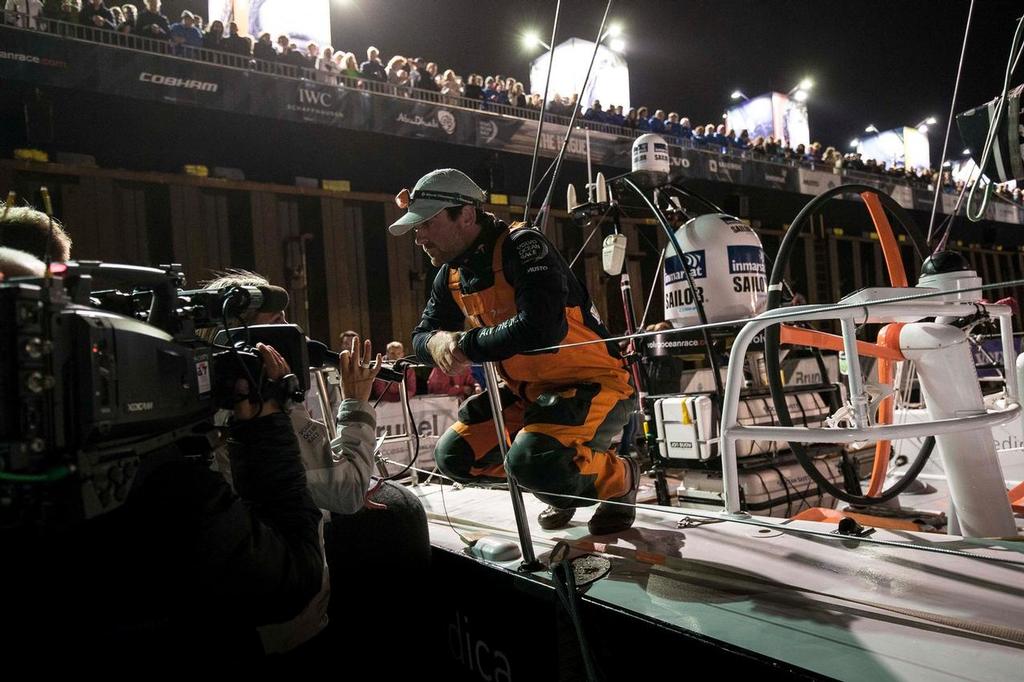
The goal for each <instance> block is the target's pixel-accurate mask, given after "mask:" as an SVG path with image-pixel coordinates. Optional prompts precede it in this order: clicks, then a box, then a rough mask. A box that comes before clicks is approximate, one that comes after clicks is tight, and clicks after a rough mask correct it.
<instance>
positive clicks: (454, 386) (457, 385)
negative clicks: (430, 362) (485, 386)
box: [427, 367, 480, 402]
mask: <svg viewBox="0 0 1024 682" xmlns="http://www.w3.org/2000/svg"><path fill="white" fill-rule="evenodd" d="M427 391H428V392H429V393H431V394H433V395H450V396H455V397H456V398H458V399H459V402H462V401H463V400H465V399H466V398H467V397H468V396H471V395H473V394H474V393H477V392H479V391H480V386H479V385H478V384H477V383H476V379H475V378H474V377H473V372H472V371H471V369H470V368H469V367H467V368H466V369H465V371H463V372H462V373H461V374H456V375H455V376H448V375H447V374H445V373H444V372H442V371H441V370H440V369H438V368H437V367H435V368H434V369H432V370H430V378H429V379H427Z"/></svg>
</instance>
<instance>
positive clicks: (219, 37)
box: [203, 20, 225, 51]
mask: <svg viewBox="0 0 1024 682" xmlns="http://www.w3.org/2000/svg"><path fill="white" fill-rule="evenodd" d="M203 48H205V49H207V50H218V51H223V50H224V49H225V46H224V24H223V23H222V22H221V21H219V20H218V21H214V22H213V23H212V24H210V30H208V31H207V32H206V34H205V35H204V36H203Z"/></svg>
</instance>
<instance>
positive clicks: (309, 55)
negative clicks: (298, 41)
mask: <svg viewBox="0 0 1024 682" xmlns="http://www.w3.org/2000/svg"><path fill="white" fill-rule="evenodd" d="M303 56H304V57H305V58H306V65H307V66H308V67H309V68H310V69H315V68H317V67H318V66H319V65H320V47H319V46H318V45H317V44H316V43H307V44H306V54H305V55H303Z"/></svg>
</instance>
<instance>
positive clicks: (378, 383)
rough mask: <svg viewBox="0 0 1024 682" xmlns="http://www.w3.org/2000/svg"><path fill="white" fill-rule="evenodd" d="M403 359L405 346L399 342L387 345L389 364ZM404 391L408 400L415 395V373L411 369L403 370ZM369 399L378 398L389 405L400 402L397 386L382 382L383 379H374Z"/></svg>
mask: <svg viewBox="0 0 1024 682" xmlns="http://www.w3.org/2000/svg"><path fill="white" fill-rule="evenodd" d="M403 357H405V346H403V345H402V342H401V341H392V342H391V343H389V344H388V358H387V359H388V361H389V362H396V361H398V360H401V359H402V358H403ZM405 390H406V394H407V395H408V396H409V397H410V398H411V397H412V396H414V395H416V372H414V371H413V369H412V367H409V368H407V369H406V370H405ZM371 397H372V398H375V399H376V398H380V399H381V400H383V401H385V402H389V403H396V402H398V401H399V400H401V395H400V394H399V391H398V386H397V385H396V384H394V383H393V382H388V381H384V380H383V379H374V381H373V393H372V394H371Z"/></svg>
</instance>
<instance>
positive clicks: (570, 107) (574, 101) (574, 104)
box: [565, 92, 583, 117]
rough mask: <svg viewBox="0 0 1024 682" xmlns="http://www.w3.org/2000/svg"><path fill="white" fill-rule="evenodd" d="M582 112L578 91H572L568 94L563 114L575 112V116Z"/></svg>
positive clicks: (568, 114)
mask: <svg viewBox="0 0 1024 682" xmlns="http://www.w3.org/2000/svg"><path fill="white" fill-rule="evenodd" d="M582 113H583V109H582V108H581V106H580V93H578V92H574V93H572V95H570V96H569V101H568V102H567V103H566V105H565V115H566V116H572V115H573V114H575V115H576V116H577V117H578V116H580V115H581V114H582Z"/></svg>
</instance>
